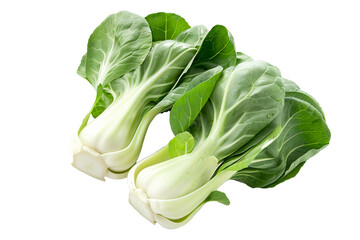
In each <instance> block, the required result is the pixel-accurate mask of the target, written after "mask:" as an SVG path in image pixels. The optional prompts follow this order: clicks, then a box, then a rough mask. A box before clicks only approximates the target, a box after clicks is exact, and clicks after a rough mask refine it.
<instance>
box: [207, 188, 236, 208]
mask: <svg viewBox="0 0 360 240" xmlns="http://www.w3.org/2000/svg"><path fill="white" fill-rule="evenodd" d="M211 201H216V202H219V203H222V204H224V205H226V206H228V205H230V200H229V199H228V197H227V196H226V194H225V193H223V192H220V191H213V192H211V193H210V194H209V196H208V197H207V198H206V199H205V200H204V203H206V202H211Z"/></svg>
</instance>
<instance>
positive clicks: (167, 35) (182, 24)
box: [145, 12, 190, 42]
mask: <svg viewBox="0 0 360 240" xmlns="http://www.w3.org/2000/svg"><path fill="white" fill-rule="evenodd" d="M145 19H146V21H147V22H148V23H149V26H150V28H151V32H152V37H153V41H154V42H155V41H162V40H168V39H170V40H172V39H175V38H176V37H177V36H178V35H179V33H181V32H182V31H184V30H186V29H188V28H190V25H189V24H188V23H187V22H186V21H185V19H184V18H182V17H180V16H179V15H177V14H174V13H165V12H158V13H153V14H150V15H148V16H146V17H145Z"/></svg>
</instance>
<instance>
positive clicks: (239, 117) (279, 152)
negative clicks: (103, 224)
mask: <svg viewBox="0 0 360 240" xmlns="http://www.w3.org/2000/svg"><path fill="white" fill-rule="evenodd" d="M240 57H241V58H240ZM209 91H211V89H210V90H208V89H203V91H201V92H202V94H199V92H196V91H189V92H188V93H186V94H185V95H184V96H182V97H181V98H180V99H179V100H178V101H177V102H176V103H175V105H174V107H173V109H172V110H171V112H170V123H171V127H172V130H173V132H174V133H175V134H177V135H176V136H175V138H174V139H173V140H171V141H170V142H169V144H168V145H167V146H165V147H164V148H162V149H161V150H160V151H158V152H156V153H154V154H153V155H151V156H150V157H148V158H146V159H144V160H143V161H141V162H140V163H138V164H136V165H135V166H134V167H133V168H132V169H131V171H130V173H129V176H128V182H129V188H130V197H129V199H130V203H131V204H132V205H133V206H134V208H135V209H136V210H137V211H139V212H140V213H141V214H142V215H143V216H144V217H145V218H147V219H148V220H149V221H150V222H152V223H156V222H157V223H159V224H161V225H162V226H164V227H166V228H177V227H180V226H182V225H184V224H186V223H187V222H188V221H189V220H190V219H191V218H192V217H193V216H194V215H195V214H196V212H197V211H198V210H199V209H200V208H201V206H203V204H204V203H206V202H208V201H218V202H221V203H224V204H229V203H230V202H229V200H228V198H227V197H226V195H225V194H224V193H222V192H219V191H217V189H218V188H219V187H220V186H221V185H222V184H223V183H224V182H226V181H227V180H231V179H232V180H236V181H240V182H243V183H245V184H247V185H249V186H250V187H263V188H267V187H273V186H276V185H277V184H279V183H281V182H283V181H285V180H287V179H289V178H292V177H294V176H295V175H296V174H297V173H298V171H299V170H300V168H301V167H302V166H303V165H304V163H305V162H306V161H307V160H308V159H309V158H310V157H312V156H313V155H315V154H316V153H317V152H319V151H320V150H321V149H323V148H324V147H325V146H326V145H328V143H329V139H330V132H329V129H328V127H327V125H326V122H325V118H324V114H323V112H322V110H321V108H320V106H319V104H318V103H317V102H316V101H315V100H314V99H313V98H312V97H311V96H310V95H309V94H307V93H305V92H303V91H301V90H300V89H299V87H298V86H297V85H295V84H294V83H293V82H291V81H289V80H286V79H283V78H282V77H281V75H280V72H279V70H278V69H277V68H276V67H274V66H272V65H270V64H268V63H265V62H262V61H252V60H251V59H250V58H248V57H246V56H245V55H243V54H240V53H239V58H238V65H237V66H233V67H229V68H227V69H225V70H224V71H223V73H222V75H221V77H220V78H219V79H218V81H217V83H216V85H215V87H214V89H213V91H212V92H211V95H210V93H209ZM209 95H210V97H209V98H208V99H207V96H209ZM199 101H206V104H204V107H203V108H202V109H201V110H200V109H199V105H198V103H199Z"/></svg>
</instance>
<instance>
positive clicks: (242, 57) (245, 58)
mask: <svg viewBox="0 0 360 240" xmlns="http://www.w3.org/2000/svg"><path fill="white" fill-rule="evenodd" d="M249 61H253V59H252V58H251V57H249V56H248V55H246V54H244V53H241V52H237V53H236V65H238V64H240V63H243V62H249Z"/></svg>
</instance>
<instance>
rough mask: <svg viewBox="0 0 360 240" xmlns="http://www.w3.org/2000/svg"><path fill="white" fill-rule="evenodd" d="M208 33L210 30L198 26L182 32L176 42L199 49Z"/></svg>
mask: <svg viewBox="0 0 360 240" xmlns="http://www.w3.org/2000/svg"><path fill="white" fill-rule="evenodd" d="M207 33H208V30H207V28H206V27H205V26H204V25H198V26H194V27H191V28H189V29H187V30H185V31H183V32H181V33H180V34H179V35H178V36H177V37H176V39H175V40H176V41H178V42H183V43H187V44H190V45H192V46H194V47H196V48H199V47H200V46H201V44H202V42H203V40H204V38H205V36H206V34H207Z"/></svg>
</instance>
